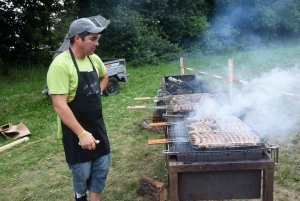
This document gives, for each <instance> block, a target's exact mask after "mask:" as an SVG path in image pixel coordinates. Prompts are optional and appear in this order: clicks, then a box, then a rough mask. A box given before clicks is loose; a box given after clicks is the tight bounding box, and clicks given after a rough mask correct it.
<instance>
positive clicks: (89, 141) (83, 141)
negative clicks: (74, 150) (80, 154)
mask: <svg viewBox="0 0 300 201" xmlns="http://www.w3.org/2000/svg"><path fill="white" fill-rule="evenodd" d="M98 143H99V141H98V140H95V138H94V137H93V135H92V134H91V133H89V132H87V131H86V133H85V134H84V135H83V136H82V137H81V138H79V145H80V146H81V147H82V149H88V150H95V149H96V144H98Z"/></svg>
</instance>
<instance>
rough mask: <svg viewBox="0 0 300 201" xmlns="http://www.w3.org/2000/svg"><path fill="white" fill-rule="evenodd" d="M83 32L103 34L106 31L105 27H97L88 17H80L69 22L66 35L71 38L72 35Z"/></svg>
mask: <svg viewBox="0 0 300 201" xmlns="http://www.w3.org/2000/svg"><path fill="white" fill-rule="evenodd" d="M83 32H89V33H96V34H104V33H105V32H106V28H105V27H97V26H96V25H95V24H94V23H93V22H92V21H91V20H90V19H88V18H80V19H77V20H75V21H74V22H72V23H71V25H70V28H69V33H68V36H69V38H72V37H73V36H75V35H77V34H80V33H83Z"/></svg>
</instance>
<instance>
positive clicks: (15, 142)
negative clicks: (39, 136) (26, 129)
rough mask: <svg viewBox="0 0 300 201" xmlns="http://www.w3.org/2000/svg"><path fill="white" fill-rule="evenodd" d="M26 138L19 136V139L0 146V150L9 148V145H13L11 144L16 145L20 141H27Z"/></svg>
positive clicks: (27, 138)
mask: <svg viewBox="0 0 300 201" xmlns="http://www.w3.org/2000/svg"><path fill="white" fill-rule="evenodd" d="M27 140H29V137H23V138H21V139H19V140H16V141H14V142H12V143H9V144H7V145H4V146H2V147H0V152H1V151H4V150H6V149H9V148H11V147H13V146H15V145H17V144H20V143H22V142H25V141H27Z"/></svg>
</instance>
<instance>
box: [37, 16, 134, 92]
mask: <svg viewBox="0 0 300 201" xmlns="http://www.w3.org/2000/svg"><path fill="white" fill-rule="evenodd" d="M87 18H88V19H90V20H91V21H92V22H93V23H94V24H95V25H96V26H98V27H105V28H107V26H108V25H109V23H110V20H107V19H105V18H104V17H102V16H100V15H97V16H92V17H87ZM100 37H101V34H99V38H100ZM69 47H70V40H69V39H68V34H66V37H65V39H64V42H63V43H62V44H61V46H60V47H59V49H58V50H57V51H51V52H50V53H51V54H52V55H53V57H52V59H54V58H55V57H56V56H57V55H59V54H60V53H62V52H63V51H65V50H67V49H69ZM102 61H103V63H104V65H105V67H106V70H107V73H108V76H109V80H108V85H107V87H106V89H105V90H104V91H103V94H104V95H105V96H109V95H115V94H117V93H119V90H120V84H119V82H128V76H129V74H127V71H126V62H125V59H123V58H117V59H115V58H113V59H102ZM42 93H45V94H47V95H49V91H48V88H47V85H45V86H44V89H43V91H42Z"/></svg>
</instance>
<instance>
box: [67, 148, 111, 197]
mask: <svg viewBox="0 0 300 201" xmlns="http://www.w3.org/2000/svg"><path fill="white" fill-rule="evenodd" d="M68 166H69V168H70V169H71V170H72V175H73V189H74V191H75V192H76V193H80V194H85V193H86V191H87V190H89V191H91V192H94V193H101V191H102V190H103V189H104V186H105V183H106V178H107V174H108V171H109V166H110V154H107V155H105V156H101V157H100V158H97V159H95V160H92V161H88V162H85V163H77V164H73V165H70V164H68Z"/></svg>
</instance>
